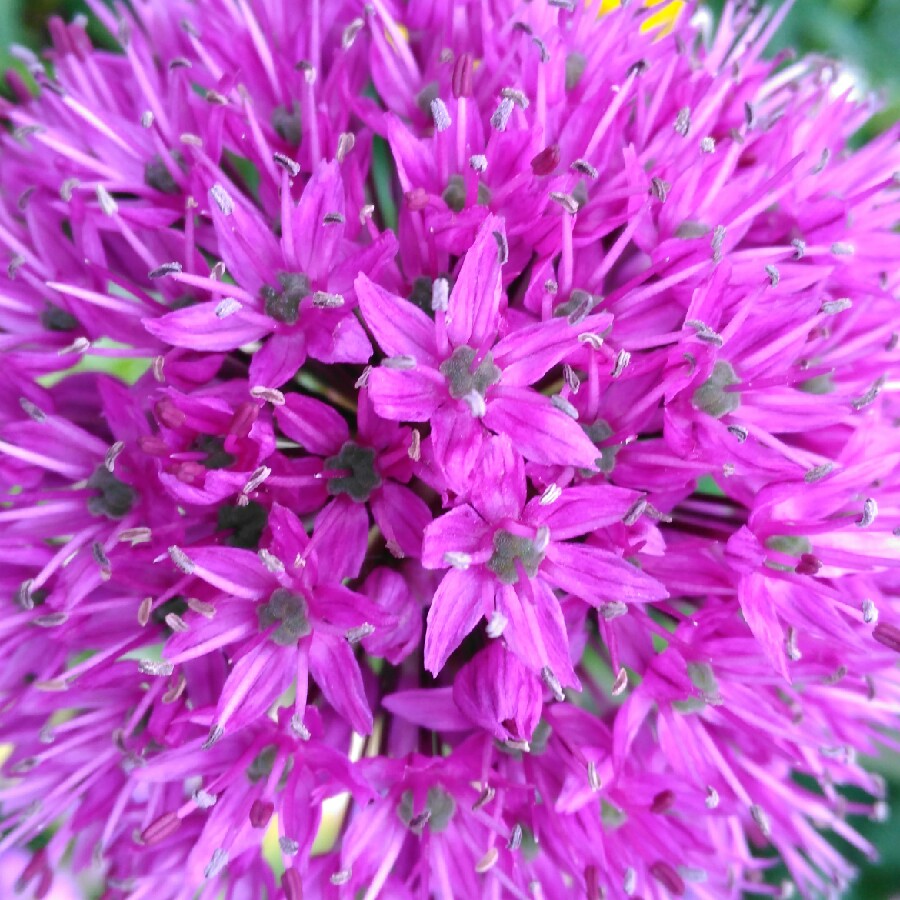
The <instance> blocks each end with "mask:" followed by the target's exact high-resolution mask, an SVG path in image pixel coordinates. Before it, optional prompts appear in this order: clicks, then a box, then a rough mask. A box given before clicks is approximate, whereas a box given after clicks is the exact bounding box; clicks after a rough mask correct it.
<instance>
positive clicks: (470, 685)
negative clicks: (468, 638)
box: [452, 641, 544, 741]
mask: <svg viewBox="0 0 900 900" xmlns="http://www.w3.org/2000/svg"><path fill="white" fill-rule="evenodd" d="M452 691H453V700H454V701H455V704H456V706H457V707H458V708H459V711H460V712H461V713H463V714H464V715H465V716H467V717H468V718H469V719H470V720H471V722H472V723H473V724H475V725H477V726H479V727H480V728H483V729H485V730H486V731H488V732H489V733H490V734H492V735H493V736H494V737H495V738H497V739H498V740H501V741H506V740H510V739H513V740H526V741H527V740H530V739H531V735H532V733H533V732H534V729H535V726H536V725H537V723H538V720H539V719H540V717H541V709H542V706H543V703H542V700H543V694H544V690H543V687H542V685H541V680H540V678H539V677H538V676H537V675H536V674H535V673H534V672H532V671H530V670H529V669H528V668H526V667H525V666H524V665H523V664H522V662H521V661H520V660H519V658H518V657H517V656H516V655H515V654H514V653H512V652H510V651H509V650H508V649H507V648H506V647H505V646H504V645H503V643H502V642H500V641H492V642H491V643H490V644H488V646H487V647H486V648H485V649H484V650H481V651H480V652H479V653H478V654H476V656H475V658H474V659H472V660H471V661H470V662H468V663H466V665H464V666H463V667H462V669H460V671H459V673H458V674H457V676H456V679H455V680H454V682H453V688H452Z"/></svg>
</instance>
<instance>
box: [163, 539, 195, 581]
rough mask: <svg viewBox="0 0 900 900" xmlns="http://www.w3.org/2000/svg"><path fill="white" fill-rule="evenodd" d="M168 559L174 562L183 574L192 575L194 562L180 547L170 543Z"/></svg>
mask: <svg viewBox="0 0 900 900" xmlns="http://www.w3.org/2000/svg"><path fill="white" fill-rule="evenodd" d="M168 552H169V559H171V560H172V562H173V563H174V564H175V568H176V569H178V570H179V571H180V572H183V573H184V574H185V575H193V573H194V564H193V562H191V559H190V557H189V556H188V555H187V553H185V552H184V550H182V549H181V548H180V547H177V546H175V545H172V546H171V547H169V551H168Z"/></svg>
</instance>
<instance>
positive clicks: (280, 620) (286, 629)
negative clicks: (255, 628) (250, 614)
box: [257, 588, 312, 647]
mask: <svg viewBox="0 0 900 900" xmlns="http://www.w3.org/2000/svg"><path fill="white" fill-rule="evenodd" d="M257 615H258V616H259V630H260V631H268V630H269V629H270V628H271V627H272V626H273V625H276V624H277V625H278V627H277V628H276V629H275V630H274V631H273V632H272V633H271V634H270V635H269V637H270V638H271V640H272V643H274V644H278V646H279V647H291V646H293V645H294V644H296V643H297V641H298V640H299V639H300V638H302V637H306V636H307V635H308V634H309V633H310V632H311V631H312V626H311V625H310V624H309V604H308V603H307V602H306V598H305V597H303V596H302V595H301V594H295V593H293V592H292V591H289V590H287V588H278V589H277V590H276V591H274V592H273V593H272V596H271V597H269V602H268V603H264V604H263V605H262V606H260V607H259V609H258V610H257Z"/></svg>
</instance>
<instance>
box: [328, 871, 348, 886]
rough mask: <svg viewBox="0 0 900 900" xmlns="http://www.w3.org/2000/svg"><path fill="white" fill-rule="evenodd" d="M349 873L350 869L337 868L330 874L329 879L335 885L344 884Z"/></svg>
mask: <svg viewBox="0 0 900 900" xmlns="http://www.w3.org/2000/svg"><path fill="white" fill-rule="evenodd" d="M351 875H352V872H351V870H350V869H339V870H338V871H337V872H335V873H334V874H333V875H332V876H331V878H330V879H329V881H331V883H332V884H336V885H342V884H346V883H347V882H348V881H349V880H350V877H351Z"/></svg>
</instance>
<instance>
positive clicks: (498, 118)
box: [491, 97, 513, 131]
mask: <svg viewBox="0 0 900 900" xmlns="http://www.w3.org/2000/svg"><path fill="white" fill-rule="evenodd" d="M512 111H513V102H512V100H510V99H509V97H504V98H503V99H502V100H501V101H500V105H499V106H498V107H497V109H496V111H495V112H494V114H493V115H492V116H491V126H492V127H493V128H495V129H496V130H497V131H506V126H507V124H508V123H509V117H510V116H511V115H512Z"/></svg>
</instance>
